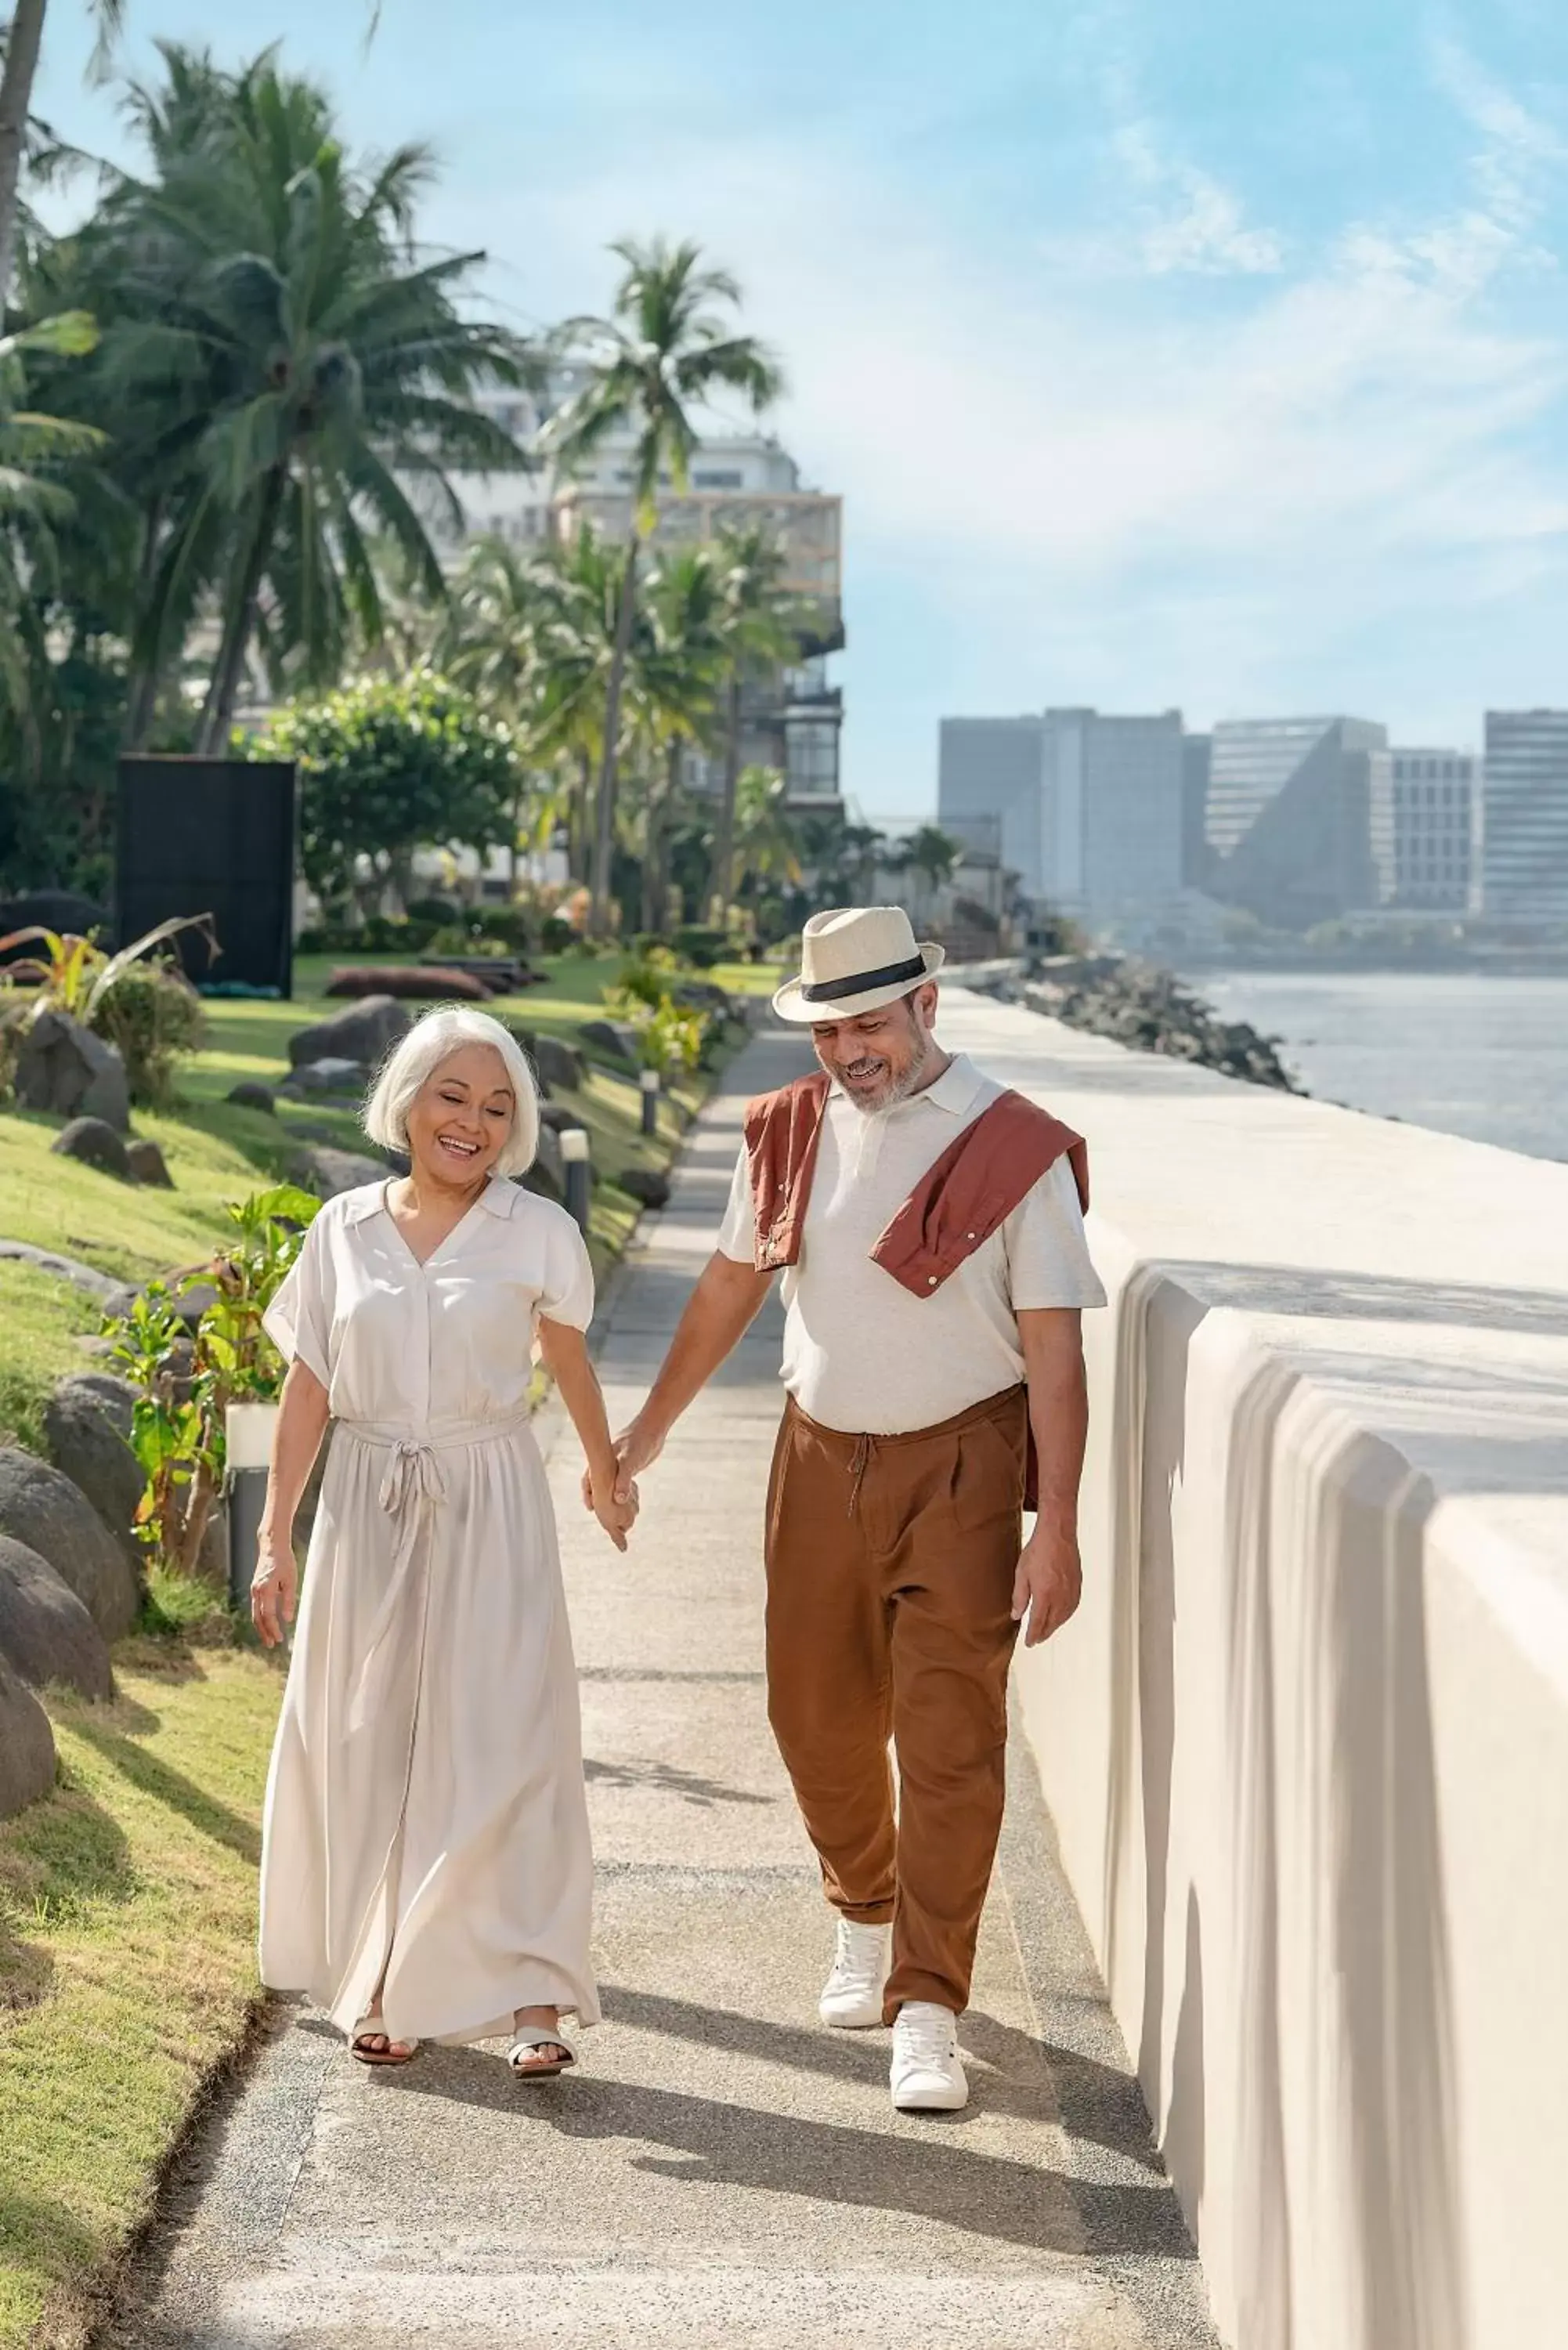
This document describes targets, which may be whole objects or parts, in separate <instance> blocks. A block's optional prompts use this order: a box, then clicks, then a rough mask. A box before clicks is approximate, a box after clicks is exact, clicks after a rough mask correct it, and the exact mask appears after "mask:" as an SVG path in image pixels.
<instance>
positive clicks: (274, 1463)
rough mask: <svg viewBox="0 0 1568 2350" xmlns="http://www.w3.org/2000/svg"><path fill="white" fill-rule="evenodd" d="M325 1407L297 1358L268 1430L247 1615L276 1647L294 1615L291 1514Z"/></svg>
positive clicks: (322, 1392)
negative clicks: (267, 1457)
mask: <svg viewBox="0 0 1568 2350" xmlns="http://www.w3.org/2000/svg"><path fill="white" fill-rule="evenodd" d="M329 1417H330V1410H329V1407H328V1404H327V1389H326V1388H324V1387H323V1386H322V1384H321V1381H320V1380H319V1379H318V1378H317V1376H316V1373H315V1372H314V1371H313V1370H311V1369H309V1368H308V1367H307V1366H306V1364H304V1363H302V1362H298V1361H296V1362H295V1363H294V1364H293V1365H292V1366H291V1367H290V1370H289V1374H288V1377H287V1378H286V1379H285V1381H284V1383H283V1403H282V1406H281V1408H280V1409H279V1411H278V1415H277V1426H276V1427H275V1429H274V1430H273V1435H272V1459H271V1461H269V1463H268V1464H267V1473H266V1502H265V1505H264V1507H263V1510H262V1522H261V1529H260V1532H259V1534H257V1537H256V1571H255V1574H254V1576H253V1577H252V1580H251V1621H252V1623H253V1624H254V1626H255V1627H256V1630H257V1631H258V1632H259V1633H260V1634H261V1638H262V1645H263V1647H264V1648H276V1646H277V1644H278V1642H279V1641H280V1640H281V1639H282V1638H283V1627H284V1626H285V1625H286V1624H292V1623H293V1621H294V1603H295V1600H296V1596H298V1590H299V1570H298V1568H297V1567H296V1565H295V1563H294V1519H295V1513H296V1510H297V1509H298V1507H299V1497H300V1495H301V1494H302V1493H303V1492H304V1491H305V1485H306V1479H307V1478H308V1476H309V1475H310V1471H311V1468H312V1466H313V1464H314V1462H315V1460H316V1456H317V1453H318V1452H319V1451H320V1450H321V1440H322V1437H323V1436H324V1435H325V1434H326V1432H327V1419H329Z"/></svg>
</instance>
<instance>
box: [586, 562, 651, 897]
mask: <svg viewBox="0 0 1568 2350" xmlns="http://www.w3.org/2000/svg"><path fill="white" fill-rule="evenodd" d="M640 545H641V540H640V539H639V536H638V530H637V525H636V524H635V523H634V524H633V525H632V531H631V536H630V537H629V538H628V541H627V545H626V575H625V577H624V578H623V579H622V581H621V583H620V604H619V607H618V610H617V612H616V616H615V651H614V653H613V654H612V655H611V658H610V672H609V683H608V685H607V687H606V690H605V744H604V757H603V760H602V762H601V763H600V766H599V804H598V808H597V817H598V824H597V840H596V842H595V847H594V889H593V906H592V910H591V911H590V913H589V916H588V927H589V929H590V930H591V931H592V932H593V935H594V936H595V937H596V938H600V939H602V938H606V937H607V936H608V934H609V907H610V860H611V858H612V857H613V855H614V852H615V788H616V760H617V757H618V753H619V748H620V744H619V739H618V738H619V735H620V696H621V687H622V685H623V683H624V681H625V678H626V657H627V654H628V650H630V646H631V619H632V611H633V608H634V606H635V603H636V598H637V556H638V549H639V546H640Z"/></svg>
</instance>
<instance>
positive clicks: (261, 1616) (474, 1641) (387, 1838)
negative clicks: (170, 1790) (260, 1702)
mask: <svg viewBox="0 0 1568 2350" xmlns="http://www.w3.org/2000/svg"><path fill="white" fill-rule="evenodd" d="M365 1123H366V1127H367V1129H368V1131H369V1134H370V1135H371V1137H372V1138H373V1139H374V1140H376V1141H377V1142H379V1143H382V1144H384V1145H386V1146H387V1147H388V1148H389V1149H393V1150H397V1151H400V1152H404V1153H406V1154H407V1156H408V1158H409V1160H410V1170H411V1171H410V1173H409V1174H408V1175H407V1176H405V1177H404V1178H403V1179H402V1180H400V1181H396V1180H388V1181H386V1182H381V1183H372V1184H369V1185H367V1186H366V1187H365V1189H364V1190H362V1191H348V1192H346V1193H344V1194H343V1195H342V1197H340V1198H338V1199H336V1200H332V1201H328V1202H327V1205H326V1206H325V1207H324V1208H323V1209H322V1211H321V1213H320V1214H319V1216H318V1217H317V1220H316V1222H315V1223H314V1224H313V1225H312V1226H311V1228H310V1231H309V1232H308V1234H307V1235H306V1243H305V1247H304V1249H303V1251H302V1253H301V1254H300V1257H299V1259H298V1262H297V1263H296V1265H295V1268H294V1270H293V1271H292V1272H291V1273H290V1274H289V1276H288V1278H287V1280H286V1282H285V1283H284V1284H283V1286H282V1287H281V1289H280V1290H279V1291H278V1294H277V1296H276V1298H275V1300H274V1303H273V1305H272V1306H271V1308H270V1310H269V1312H268V1314H267V1316H266V1327H267V1330H268V1332H269V1334H270V1335H271V1336H272V1337H273V1339H274V1340H275V1343H276V1345H277V1347H279V1349H280V1350H281V1352H282V1353H283V1355H284V1356H285V1357H286V1360H287V1362H288V1364H289V1366H290V1367H289V1372H288V1377H287V1378H286V1382H285V1385H284V1390H283V1408H282V1410H281V1411H280V1413H279V1416H278V1423H277V1430H276V1435H275V1441H274V1446H273V1456H272V1467H271V1474H270V1478H269V1482H268V1487H267V1500H266V1509H265V1518H264V1522H263V1527H262V1534H261V1543H260V1556H259V1560H258V1563H257V1566H256V1573H255V1580H254V1585H253V1587H252V1612H253V1614H254V1618H255V1623H256V1628H257V1630H258V1631H259V1632H260V1634H261V1637H262V1638H263V1640H264V1641H265V1642H266V1643H267V1644H268V1645H269V1646H271V1645H273V1644H274V1643H275V1642H276V1641H278V1640H280V1639H281V1638H283V1626H284V1625H285V1624H286V1623H288V1622H289V1621H290V1620H291V1619H292V1617H293V1615H294V1608H295V1598H296V1569H295V1564H294V1553H293V1547H292V1543H291V1530H292V1527H293V1523H294V1517H295V1512H296V1508H297V1506H298V1503H299V1498H300V1494H301V1492H302V1491H303V1488H304V1486H305V1482H306V1477H307V1476H308V1475H309V1472H310V1469H311V1464H312V1462H313V1461H314V1460H315V1458H316V1454H317V1450H318V1448H319V1446H320V1443H321V1440H322V1436H323V1434H324V1432H325V1430H326V1429H327V1421H328V1419H331V1420H332V1421H333V1423H334V1430H333V1436H332V1445H331V1451H330V1453H329V1456H328V1459H327V1470H326V1475H325V1479H324V1482H323V1484H322V1490H321V1501H320V1505H319V1507H318V1510H317V1518H316V1526H315V1531H314V1534H313V1535H312V1538H311V1544H310V1552H309V1556H308V1559H307V1561H306V1577H305V1596H304V1603H303V1605H302V1607H301V1608H300V1611H299V1627H298V1631H297V1634H296V1639H295V1647H294V1656H293V1659H292V1663H291V1666H290V1670H289V1676H288V1684H287V1688H286V1692H285V1696H284V1703H283V1715H282V1719H281V1721H279V1724H278V1731H277V1742H276V1745H275V1749H274V1752H273V1760H272V1771H271V1775H270V1778H269V1781H268V1785H267V1795H266V1811H265V1826H264V1840H263V1851H262V1901H261V1969H262V1978H263V1981H265V1982H267V1983H269V1984H272V1985H274V1986H275V1987H276V1988H277V1989H280V1990H293V1991H306V1992H307V1993H309V1995H310V1996H311V1997H312V1998H314V1999H315V2000H317V2002H319V2003H320V2004H321V2005H322V2006H323V2007H324V2008H326V2009H327V2011H328V2012H329V2013H330V2014H331V2015H332V2017H333V2019H334V2021H335V2022H337V2024H338V2025H339V2027H340V2028H341V2029H342V2030H343V2031H344V2032H346V2033H347V2034H348V2039H349V2043H350V2045H351V2047H352V2049H353V2053H354V2054H355V2055H356V2056H358V2058H359V2059H360V2060H361V2062H363V2063H365V2064H406V2063H407V2062H408V2061H409V2059H410V2056H412V2054H414V2052H415V2050H416V2048H417V2046H418V2042H419V2038H420V2037H421V2036H423V2037H425V2038H429V2039H435V2040H444V2041H459V2042H461V2041H471V2040H485V2039H493V2038H501V2037H506V2038H508V2039H509V2040H510V2042H511V2046H510V2049H509V2062H510V2063H511V2064H512V2067H513V2069H514V2072H515V2073H516V2074H518V2075H519V2076H520V2077H522V2078H525V2079H534V2078H537V2077H540V2076H545V2075H549V2074H556V2073H559V2072H560V2071H562V2070H563V2069H564V2067H565V2066H566V2065H567V2064H572V2063H574V2062H575V2061H576V2049H575V2046H574V2044H573V2042H572V2040H571V2038H570V2037H569V2036H568V2034H567V2032H566V2027H565V2025H564V2024H563V2023H562V2022H561V2017H562V2015H563V2013H566V2012H570V2013H575V2014H576V2018H577V2020H578V2021H579V2022H581V2023H584V2024H588V2023H593V2022H597V2015H598V2002H597V1995H596V1992H595V1988H594V1981H593V1976H592V1973H591V1971H590V1969H589V1963H588V1928H589V1916H590V1909H591V1902H592V1887H593V1856H592V1853H591V1850H590V1847H589V1843H588V1825H587V1804H586V1800H585V1795H584V1788H583V1769H582V1753H581V1745H580V1731H579V1727H578V1712H577V1694H576V1678H575V1670H574V1666H573V1659H572V1645H571V1635H570V1632H569V1630H568V1627H567V1623H566V1606H565V1601H564V1598H563V1595H562V1588H561V1568H560V1559H559V1554H558V1551H557V1546H556V1525H555V1520H554V1517H553V1515H552V1512H551V1505H550V1496H549V1492H548V1489H547V1487H546V1484H545V1471H544V1467H543V1464H542V1462H541V1460H540V1456H539V1451H538V1448H537V1446H536V1445H535V1440H534V1437H533V1434H532V1432H531V1430H530V1428H529V1423H528V1385H529V1376H530V1367H531V1359H532V1356H533V1353H534V1350H535V1343H536V1345H537V1347H538V1350H539V1352H540V1353H541V1354H542V1356H543V1359H544V1362H545V1367H546V1368H547V1369H548V1370H549V1371H550V1373H551V1374H552V1375H553V1377H554V1378H555V1381H556V1387H557V1388H558V1389H559V1390H560V1393H561V1396H562V1398H563V1399H564V1400H565V1403H566V1409H567V1410H568V1411H569V1413H570V1414H571V1417H572V1419H573V1422H574V1423H575V1425H576V1430H577V1434H578V1436H579V1438H580V1439H581V1441H582V1445H583V1449H584V1451H585V1453H586V1455H587V1491H588V1493H589V1496H590V1506H591V1507H592V1508H593V1510H594V1512H595V1513H596V1515H597V1517H598V1519H599V1522H600V1523H601V1524H602V1525H603V1526H604V1528H605V1530H606V1532H607V1534H609V1536H610V1539H611V1541H612V1542H614V1543H615V1544H616V1545H617V1547H618V1548H619V1549H621V1550H624V1549H625V1547H626V1536H627V1533H628V1529H629V1527H630V1524H631V1522H632V1519H633V1517H634V1516H635V1514H636V1503H635V1498H633V1499H632V1500H631V1501H630V1502H629V1503H628V1502H624V1501H623V1502H622V1503H617V1501H616V1498H615V1482H616V1463H615V1455H614V1451H613V1448H612V1446H611V1442H610V1434H609V1430H608V1427H607V1422H606V1419H605V1409H604V1401H603V1398H602V1397H601V1395H600V1393H599V1388H598V1382H597V1378H595V1376H594V1371H593V1367H592V1366H591V1364H590V1362H589V1360H588V1356H587V1346H586V1343H585V1339H584V1335H583V1334H584V1332H585V1331H586V1329H587V1325H588V1322H589V1319H590V1317H591V1315H592V1313H593V1305H594V1284H593V1274H592V1271H591V1269H590V1267H589V1263H588V1255H587V1249H586V1248H585V1247H584V1245H583V1241H582V1236H581V1234H580V1233H579V1232H578V1231H577V1228H576V1224H575V1223H574V1222H573V1221H572V1219H571V1218H570V1217H569V1216H568V1215H566V1213H565V1212H564V1211H562V1210H561V1209H560V1208H557V1207H556V1206H554V1205H552V1203H551V1202H550V1201H547V1200H542V1199H539V1198H536V1197H535V1195H534V1194H533V1193H532V1192H530V1191H524V1190H522V1189H520V1188H519V1186H518V1185H517V1184H515V1183H514V1182H512V1181H509V1180H507V1179H508V1178H509V1177H511V1176H514V1175H516V1174H519V1173H521V1172H522V1170H524V1169H525V1168H526V1167H528V1166H529V1165H530V1163H531V1162H532V1160H533V1158H534V1154H535V1149H536V1147H537V1142H538V1133H539V1111H538V1102H537V1097H536V1096H535V1089H534V1085H533V1080H532V1078H531V1076H530V1074H529V1069H528V1065H527V1063H526V1061H525V1060H524V1057H523V1055H522V1054H521V1052H520V1051H519V1050H518V1047H517V1045H516V1044H515V1043H514V1040H513V1038H512V1037H511V1036H510V1035H508V1033H507V1031H506V1030H505V1029H504V1027H502V1025H501V1024H500V1023H499V1022H498V1021H495V1020H492V1019H491V1018H489V1017H488V1016H487V1015H486V1014H483V1013H480V1012H471V1011H467V1010H462V1011H442V1012H433V1013H431V1014H427V1015H426V1017H425V1018H424V1019H422V1020H421V1021H420V1022H419V1023H418V1024H417V1025H416V1026H415V1027H414V1028H413V1029H412V1030H411V1031H410V1034H409V1035H407V1036H406V1037H405V1038H404V1039H403V1041H402V1043H401V1044H400V1045H399V1046H398V1048H397V1050H396V1051H395V1052H394V1053H393V1055H391V1058H390V1059H389V1061H388V1063H387V1065H386V1066H385V1068H384V1069H383V1070H382V1072H381V1075H380V1077H379V1082H378V1084H377V1086H376V1088H375V1091H374V1093H373V1095H372V1096H371V1098H370V1101H369V1106H368V1108H367V1110H366V1117H365Z"/></svg>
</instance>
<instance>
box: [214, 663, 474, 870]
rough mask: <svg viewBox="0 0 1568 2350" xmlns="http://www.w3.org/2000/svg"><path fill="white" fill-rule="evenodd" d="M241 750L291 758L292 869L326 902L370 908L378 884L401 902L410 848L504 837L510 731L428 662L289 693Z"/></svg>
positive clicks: (259, 755) (466, 845)
mask: <svg viewBox="0 0 1568 2350" xmlns="http://www.w3.org/2000/svg"><path fill="white" fill-rule="evenodd" d="M244 749H245V751H246V752H247V753H248V754H249V756H251V757H252V758H254V759H281V760H290V761H295V762H296V763H297V764H298V767H299V857H300V866H301V869H302V871H303V872H304V875H305V878H306V880H307V881H308V882H309V884H310V886H311V888H312V889H314V890H315V892H316V894H317V897H318V898H319V899H321V901H322V903H323V905H324V906H327V907H330V908H339V909H340V908H344V907H348V906H354V905H360V906H362V907H363V906H364V905H365V902H366V901H367V900H369V903H370V904H371V905H372V906H373V905H374V903H375V901H376V900H379V898H380V897H381V895H382V893H383V892H384V891H385V890H386V889H388V888H390V889H393V890H395V892H396V893H397V896H398V898H399V899H400V901H401V902H402V903H403V904H405V905H406V904H407V902H408V900H409V899H410V897H411V896H412V895H413V860H414V852H415V850H416V849H418V848H421V847H443V846H449V845H450V846H452V847H459V848H472V849H474V850H477V851H478V852H479V853H480V854H481V855H483V853H484V852H485V851H486V850H488V849H491V848H495V847H502V846H503V845H504V843H505V842H506V841H508V840H510V839H512V838H513V837H514V827H515V821H516V818H515V809H516V801H517V794H518V786H519V780H520V775H519V766H518V761H517V757H516V753H515V749H514V743H513V739H512V734H511V732H510V730H509V729H508V728H507V727H504V726H502V725H498V724H496V723H494V722H493V721H492V720H490V719H488V718H484V717H483V716H482V715H481V714H480V712H479V711H478V710H476V709H475V707H474V705H473V702H472V698H471V697H470V696H469V695H467V694H466V693H463V692H461V691H459V689H458V688H457V687H456V686H454V685H453V684H452V682H451V681H450V680H448V679H446V678H443V677H440V676H438V675H437V674H436V673H435V672H434V671H431V670H418V671H415V672H414V674H413V675H412V676H411V677H404V678H387V677H368V678H361V679H359V680H358V681H356V682H355V683H353V684H351V685H347V686H345V687H344V688H343V689H342V690H341V691H339V692H337V693H331V694H328V695H327V697H326V698H325V699H324V700H322V701H319V702H309V701H307V702H296V703H294V704H292V705H290V706H289V707H288V708H286V709H285V710H283V711H280V712H278V713H277V715H276V716H275V718H274V720H273V722H272V723H271V725H270V726H269V727H268V728H267V729H266V730H265V733H260V734H256V735H253V736H251V737H250V738H249V740H248V741H247V742H246V743H245V744H244ZM367 876H368V877H369V878H368V879H366V878H365V877H367Z"/></svg>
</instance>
